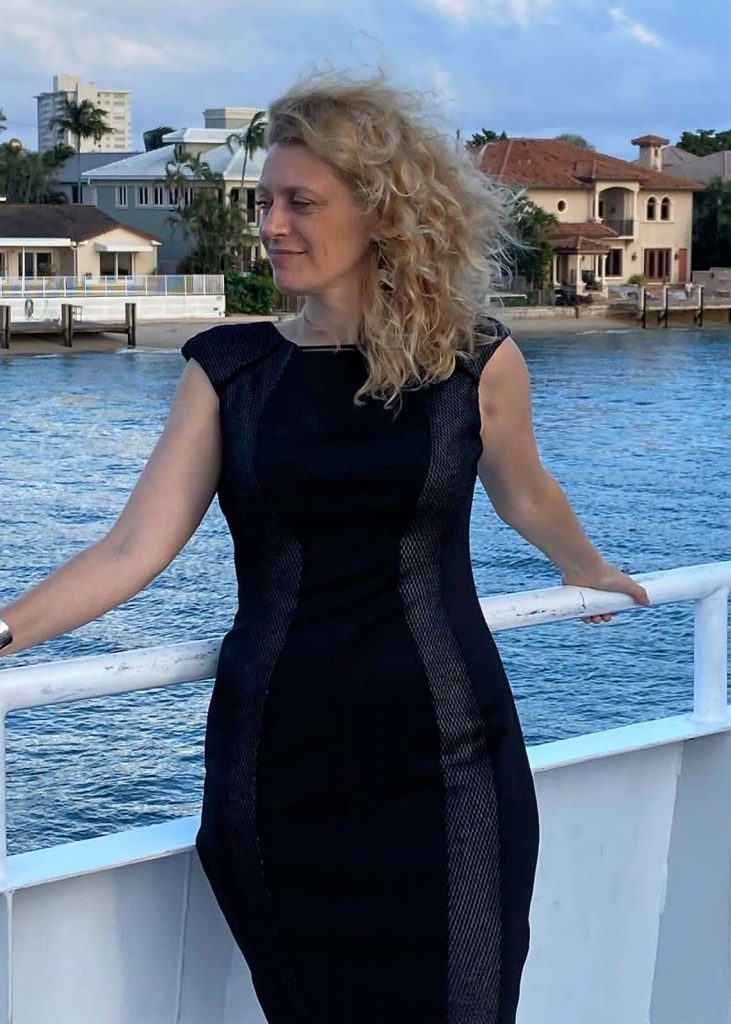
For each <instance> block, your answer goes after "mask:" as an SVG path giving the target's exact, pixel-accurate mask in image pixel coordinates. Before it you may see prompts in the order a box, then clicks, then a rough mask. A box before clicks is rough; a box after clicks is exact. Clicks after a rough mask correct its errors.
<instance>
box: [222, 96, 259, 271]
mask: <svg viewBox="0 0 731 1024" xmlns="http://www.w3.org/2000/svg"><path fill="white" fill-rule="evenodd" d="M266 130H267V120H266V111H265V110H257V112H256V113H255V114H254V116H253V117H252V119H251V120H250V121H249V123H248V124H247V125H246V127H245V128H244V129H243V130H242V131H240V132H232V134H231V135H229V137H228V138H227V139H226V145H227V146H228V148H229V149H230V150H231V152H233V150H234V147H235V146H239V147H241V148H242V149H243V151H244V159H243V161H242V164H241V182H240V185H239V206H240V207H241V208H242V209H244V210H246V209H247V204H246V202H245V201H244V188H245V185H244V182H245V181H246V165H247V163H248V162H249V157H252V156H253V155H254V154H255V153H256V152H258V151H259V150H260V149H264V148H265V146H266ZM244 219H245V220H247V221H248V217H247V216H246V214H244ZM250 234H251V235H252V237H253V233H250ZM243 259H244V256H243V254H242V263H241V269H242V270H243V269H244V264H243Z"/></svg>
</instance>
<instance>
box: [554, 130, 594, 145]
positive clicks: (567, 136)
mask: <svg viewBox="0 0 731 1024" xmlns="http://www.w3.org/2000/svg"><path fill="white" fill-rule="evenodd" d="M554 138H555V139H556V140H557V141H559V142H570V143H571V145H572V146H581V148H582V149H594V148H595V147H594V146H592V144H591V143H590V142H587V141H586V139H585V138H584V136H583V135H575V134H574V133H573V132H562V133H561V135H555V136H554Z"/></svg>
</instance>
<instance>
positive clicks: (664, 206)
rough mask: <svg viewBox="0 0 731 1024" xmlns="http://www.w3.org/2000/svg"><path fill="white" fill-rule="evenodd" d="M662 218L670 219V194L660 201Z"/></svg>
mask: <svg viewBox="0 0 731 1024" xmlns="http://www.w3.org/2000/svg"><path fill="white" fill-rule="evenodd" d="M660 220H670V196H664V197H663V200H662V202H661V203H660Z"/></svg>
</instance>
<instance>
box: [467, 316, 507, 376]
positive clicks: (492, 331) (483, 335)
mask: <svg viewBox="0 0 731 1024" xmlns="http://www.w3.org/2000/svg"><path fill="white" fill-rule="evenodd" d="M509 337H510V328H509V327H508V326H507V325H506V324H504V323H503V322H502V320H498V319H497V318H496V317H494V316H487V315H486V314H483V315H482V316H480V318H479V320H478V321H477V322H476V324H475V327H474V338H475V351H474V354H473V355H472V356H471V357H470V358H469V359H466V360H465V361H464V362H463V363H462V365H463V367H464V369H466V370H467V372H468V373H469V374H470V376H471V377H474V378H475V379H476V380H479V378H480V375H481V374H482V371H483V370H484V368H485V364H486V363H487V361H488V359H490V357H491V356H492V355H493V353H494V352H495V351H496V350H497V349H498V347H499V346H500V345H501V343H502V342H503V341H505V339H506V338H509Z"/></svg>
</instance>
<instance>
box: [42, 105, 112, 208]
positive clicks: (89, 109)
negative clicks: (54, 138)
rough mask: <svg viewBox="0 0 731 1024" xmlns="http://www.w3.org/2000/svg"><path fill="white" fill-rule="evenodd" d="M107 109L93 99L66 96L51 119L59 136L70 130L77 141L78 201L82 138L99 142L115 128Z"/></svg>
mask: <svg viewBox="0 0 731 1024" xmlns="http://www.w3.org/2000/svg"><path fill="white" fill-rule="evenodd" d="M106 113H107V112H106V110H102V108H101V107H97V106H95V105H94V104H93V103H92V102H91V100H81V102H78V101H77V100H70V99H69V98H68V96H67V97H65V98H64V101H63V107H62V110H61V113H60V114H58V116H57V117H54V118H53V120H52V121H51V127H52V128H53V127H56V128H58V133H59V137H60V136H61V135H62V134H63V132H69V133H70V134H71V135H72V136H73V138H74V141H75V143H76V170H77V175H78V177H77V193H76V199H77V202H79V203H80V202H81V140H82V139H92V138H93V139H94V141H95V142H98V141H99V140H100V139H101V138H103V137H104V136H105V135H109V134H110V133H111V132H112V131H114V129H113V128H112V127H111V126H110V125H108V124H107V123H106V121H105V120H104V116H105V114H106Z"/></svg>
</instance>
